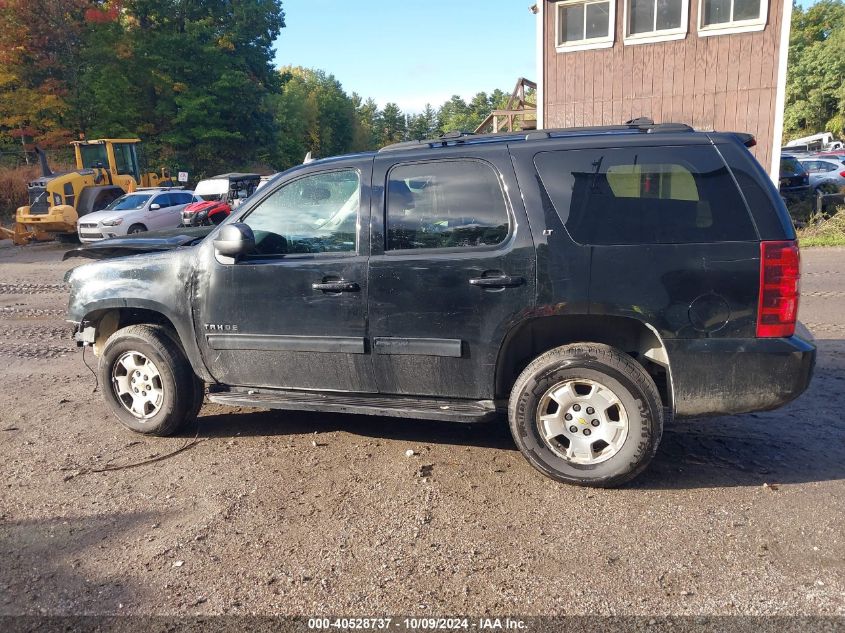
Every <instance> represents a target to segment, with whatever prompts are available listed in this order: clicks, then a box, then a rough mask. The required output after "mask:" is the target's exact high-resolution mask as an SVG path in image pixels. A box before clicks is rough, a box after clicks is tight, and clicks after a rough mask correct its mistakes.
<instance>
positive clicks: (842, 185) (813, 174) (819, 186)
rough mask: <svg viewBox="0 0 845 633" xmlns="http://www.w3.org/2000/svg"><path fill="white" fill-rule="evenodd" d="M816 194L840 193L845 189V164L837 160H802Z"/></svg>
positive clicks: (800, 160)
mask: <svg viewBox="0 0 845 633" xmlns="http://www.w3.org/2000/svg"><path fill="white" fill-rule="evenodd" d="M799 162H800V163H801V165H802V166H803V167H804V169H805V170H807V174H808V175H809V177H810V189H812V190H813V192H816V193H839V192H840V191H842V190H843V189H845V163H843V162H842V161H840V160H837V159H836V158H824V159H823V158H801V159H799Z"/></svg>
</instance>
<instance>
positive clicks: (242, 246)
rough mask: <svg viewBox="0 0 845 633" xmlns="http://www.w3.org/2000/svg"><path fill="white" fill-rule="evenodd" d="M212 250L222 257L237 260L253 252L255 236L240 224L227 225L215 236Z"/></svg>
mask: <svg viewBox="0 0 845 633" xmlns="http://www.w3.org/2000/svg"><path fill="white" fill-rule="evenodd" d="M214 250H215V252H216V253H217V254H218V255H222V256H223V257H233V258H237V257H240V256H242V255H249V254H250V253H251V252H253V251H254V250H255V235H254V234H253V232H252V229H251V228H249V227H248V226H247V225H246V224H241V223H240V222H233V223H232V224H227V225H226V226H224V227H223V228H222V229H220V232H219V233H218V234H217V239H216V240H214Z"/></svg>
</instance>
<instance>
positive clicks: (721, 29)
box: [698, 0, 790, 37]
mask: <svg viewBox="0 0 845 633" xmlns="http://www.w3.org/2000/svg"><path fill="white" fill-rule="evenodd" d="M704 1H705V0H698V36H699V37H710V36H711V35H730V34H731V33H751V32H752V31H762V30H763V29H765V28H766V24H767V22H768V19H769V0H760V15H758V16H757V17H756V18H751V19H750V20H731V21H730V22H722V23H720V24H710V25H708V26H704V24H703V20H704ZM789 1H790V0H787V2H789ZM735 4H736V0H731V17H733V10H734V6H735Z"/></svg>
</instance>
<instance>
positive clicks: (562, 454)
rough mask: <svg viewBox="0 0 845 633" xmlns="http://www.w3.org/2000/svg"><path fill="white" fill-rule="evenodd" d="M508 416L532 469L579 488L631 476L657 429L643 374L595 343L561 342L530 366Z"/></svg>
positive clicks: (657, 409) (659, 420)
mask: <svg viewBox="0 0 845 633" xmlns="http://www.w3.org/2000/svg"><path fill="white" fill-rule="evenodd" d="M508 418H509V421H510V428H511V433H512V434H513V437H514V440H515V442H516V444H517V446H518V447H519V449H520V451H522V454H523V455H524V456H525V458H526V459H527V460H528V462H529V463H530V464H531V465H532V466H534V468H536V469H537V470H539V471H540V472H542V473H543V474H545V475H546V476H548V477H551V478H552V479H556V480H557V481H561V482H565V483H572V484H579V485H584V486H600V487H612V486H618V485H620V484H622V483H624V482H626V481H629V480H631V479H633V478H634V477H636V476H637V475H638V474H639V473H640V472H642V471H643V470H644V469H645V468H646V466H648V464H649V462H650V461H651V459H652V457H654V454H655V453H656V452H657V447H658V445H659V443H660V437H661V435H662V432H663V408H662V405H661V402H660V395H659V393H658V391H657V386H656V385H655V384H654V381H653V380H652V378H651V376H649V375H648V373H647V372H646V371H645V369H644V368H643V367H642V365H640V364H639V363H637V362H636V361H635V360H634V359H633V358H631V357H630V356H629V355H627V354H625V353H624V352H621V351H619V350H617V349H615V348H612V347H609V346H607V345H602V344H598V343H579V344H574V345H565V346H563V347H558V348H555V349H553V350H550V351H548V352H546V353H545V354H542V355H541V356H539V357H538V358H536V359H535V360H534V361H533V362H531V363H530V364H529V365H528V367H526V368H525V370H524V371H523V372H522V374H521V375H520V376H519V378H518V379H517V381H516V383H515V385H514V387H513V390H512V391H511V397H510V402H509V407H508Z"/></svg>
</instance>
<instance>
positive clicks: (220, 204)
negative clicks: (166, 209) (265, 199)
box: [182, 173, 261, 226]
mask: <svg viewBox="0 0 845 633" xmlns="http://www.w3.org/2000/svg"><path fill="white" fill-rule="evenodd" d="M260 182H261V176H259V175H258V174H238V173H231V174H220V175H219V176H214V177H213V178H208V179H206V180H201V181H199V182H198V183H197V186H196V189H195V192H196V195H197V196H199V197H200V200H199V201H198V202H196V203H194V204H190V205H188V206H187V207H185V209H184V210H183V211H182V225H183V226H211V225H216V224H220V223H221V222H222V221H223V220H225V219H226V218H227V217H228V216H229V214H230V213H231V212H232V209H236V208H237V207H238V206H240V204H241V202H243V201H244V200H246V199H247V198H249V197H250V196H251V195H252V194H253V193H254V192H255V190H256V189H257V188H258V187H259V186H260Z"/></svg>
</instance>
